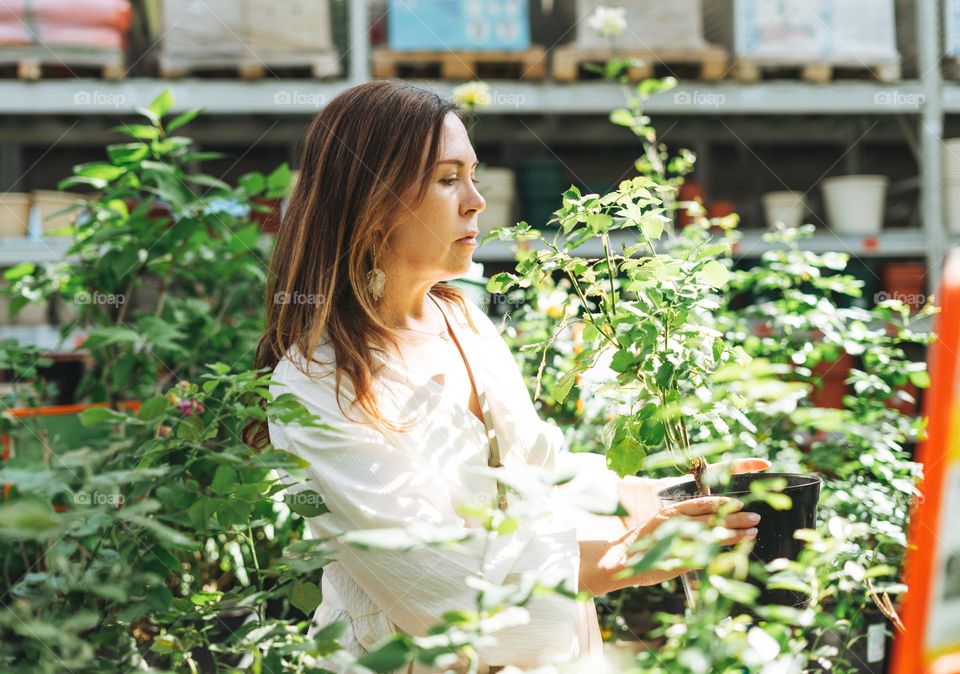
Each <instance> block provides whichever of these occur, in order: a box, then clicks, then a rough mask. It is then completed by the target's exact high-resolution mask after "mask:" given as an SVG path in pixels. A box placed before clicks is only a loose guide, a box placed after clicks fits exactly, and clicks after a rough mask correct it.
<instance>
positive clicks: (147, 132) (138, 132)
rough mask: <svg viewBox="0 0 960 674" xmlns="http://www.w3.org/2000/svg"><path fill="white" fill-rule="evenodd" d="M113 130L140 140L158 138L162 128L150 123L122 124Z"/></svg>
mask: <svg viewBox="0 0 960 674" xmlns="http://www.w3.org/2000/svg"><path fill="white" fill-rule="evenodd" d="M113 130H114V131H118V132H119V133H122V134H125V135H127V136H131V137H133V138H139V139H140V140H157V139H158V138H159V137H160V129H158V128H157V127H155V126H151V125H149V124H121V125H120V126H115V127H113ZM144 147H146V146H144Z"/></svg>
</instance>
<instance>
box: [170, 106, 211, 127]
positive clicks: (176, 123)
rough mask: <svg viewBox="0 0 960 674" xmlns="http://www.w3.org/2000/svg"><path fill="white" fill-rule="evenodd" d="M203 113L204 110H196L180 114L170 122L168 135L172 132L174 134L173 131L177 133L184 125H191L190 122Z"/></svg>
mask: <svg viewBox="0 0 960 674" xmlns="http://www.w3.org/2000/svg"><path fill="white" fill-rule="evenodd" d="M202 111H203V109H202V108H194V109H193V110H187V111H186V112H184V113H182V114H180V115H177V116H176V117H174V118H173V119H172V120H170V123H169V124H167V133H171V132H173V131H176V130H177V129H179V128H180V127H181V126H183V125H184V124H188V123H190V122H191V121H193V119H194V118H195V117H196V116H197V115H199V114H200V113H201V112H202Z"/></svg>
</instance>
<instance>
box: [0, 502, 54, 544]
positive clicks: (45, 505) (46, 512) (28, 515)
mask: <svg viewBox="0 0 960 674" xmlns="http://www.w3.org/2000/svg"><path fill="white" fill-rule="evenodd" d="M58 523H59V520H58V519H57V514H56V513H55V512H54V511H53V506H51V505H50V503H49V502H48V501H41V500H37V499H32V498H29V499H22V500H18V501H13V502H8V503H4V504H3V505H0V538H2V537H12V538H26V539H39V538H42V537H43V536H46V535H47V533H48V532H49V531H50V530H52V529H54V528H56V526H57V524H58Z"/></svg>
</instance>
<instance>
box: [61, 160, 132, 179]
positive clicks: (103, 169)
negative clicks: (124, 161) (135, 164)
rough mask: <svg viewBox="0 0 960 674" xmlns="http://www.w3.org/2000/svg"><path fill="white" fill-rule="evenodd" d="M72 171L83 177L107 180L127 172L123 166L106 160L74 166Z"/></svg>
mask: <svg viewBox="0 0 960 674" xmlns="http://www.w3.org/2000/svg"><path fill="white" fill-rule="evenodd" d="M73 172H74V173H76V174H77V175H78V176H83V177H84V178H100V179H102V180H106V181H107V182H109V181H111V180H115V179H116V178H119V177H120V176H122V175H123V174H124V173H126V172H127V169H126V168H124V167H123V166H114V165H113V164H107V163H106V162H92V163H89V164H78V165H77V166H74V167H73Z"/></svg>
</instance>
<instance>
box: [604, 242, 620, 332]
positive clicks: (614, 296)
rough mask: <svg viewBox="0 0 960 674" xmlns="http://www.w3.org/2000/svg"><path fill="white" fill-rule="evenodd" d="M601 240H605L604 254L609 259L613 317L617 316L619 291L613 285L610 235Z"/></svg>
mask: <svg viewBox="0 0 960 674" xmlns="http://www.w3.org/2000/svg"><path fill="white" fill-rule="evenodd" d="M601 239H602V240H603V252H604V255H605V256H606V258H607V276H608V277H609V278H610V312H611V313H612V314H613V316H616V315H617V291H616V288H615V287H614V284H613V260H611V259H610V237H609V235H607V234H604V235H603V236H602V237H601ZM611 323H612V321H611Z"/></svg>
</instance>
